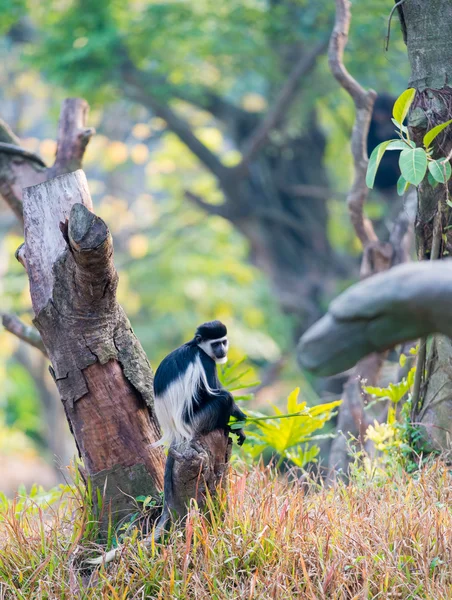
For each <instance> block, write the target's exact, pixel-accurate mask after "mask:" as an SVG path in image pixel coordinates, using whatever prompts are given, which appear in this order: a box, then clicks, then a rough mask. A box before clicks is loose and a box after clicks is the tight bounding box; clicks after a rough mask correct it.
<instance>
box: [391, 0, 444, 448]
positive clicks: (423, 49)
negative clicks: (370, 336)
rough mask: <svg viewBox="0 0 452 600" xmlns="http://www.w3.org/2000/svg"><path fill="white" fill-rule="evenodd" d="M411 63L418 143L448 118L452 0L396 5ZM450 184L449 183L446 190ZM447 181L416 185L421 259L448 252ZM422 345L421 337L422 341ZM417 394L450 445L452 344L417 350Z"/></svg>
mask: <svg viewBox="0 0 452 600" xmlns="http://www.w3.org/2000/svg"><path fill="white" fill-rule="evenodd" d="M399 14H400V16H401V23H402V29H403V32H404V37H405V41H406V43H407V48H408V57H409V60H410V65H411V81H410V84H409V85H410V86H411V87H415V88H416V97H415V100H414V102H413V104H412V107H411V111H410V115H409V120H408V125H409V129H410V133H411V135H412V137H413V139H414V140H415V141H416V144H417V145H418V146H421V145H422V139H423V136H424V134H425V132H426V131H428V130H429V129H431V128H432V127H434V126H435V125H438V124H439V123H444V122H445V121H447V120H449V119H451V118H452V88H451V87H450V85H449V83H450V82H451V81H452V47H451V44H450V40H449V38H450V32H451V30H452V4H451V3H450V1H449V0H429V1H428V2H426V1H425V0H410V1H409V2H405V3H404V4H402V5H401V6H400V7H399ZM433 146H434V149H435V150H434V152H435V153H434V158H439V157H444V156H448V155H449V153H450V152H451V150H452V131H451V128H446V129H445V131H444V132H443V133H442V134H440V136H438V138H436V140H435V142H434V143H433ZM451 191H452V186H451V185H450V183H449V192H448V193H449V194H450V192H451ZM446 200H447V190H446V186H444V185H442V184H440V185H438V186H437V187H436V188H435V189H433V188H432V187H431V186H430V185H429V183H428V181H427V178H425V179H424V181H423V182H422V183H421V184H420V186H419V194H418V212H417V217H416V241H417V247H418V255H419V258H420V260H425V259H436V258H442V257H443V256H447V255H450V251H451V249H452V234H451V229H450V224H451V215H450V209H449V207H448V205H447V203H446ZM422 343H423V344H425V343H426V342H425V340H423V341H422ZM419 363H420V364H419V368H420V369H422V372H421V373H420V374H421V376H422V381H421V388H420V397H419V398H415V401H416V404H417V405H416V406H414V407H413V409H414V410H413V417H414V420H415V422H417V423H421V424H422V425H423V426H424V427H423V430H424V433H425V437H426V440H427V441H428V443H429V445H431V446H432V447H434V448H436V449H438V450H445V449H450V447H451V439H452V372H451V368H450V365H451V364H452V343H451V342H450V340H448V339H447V338H444V337H440V336H438V337H436V338H435V339H434V340H433V343H432V345H431V348H430V351H429V354H428V356H427V359H426V362H425V365H424V363H423V360H422V353H420V359H419Z"/></svg>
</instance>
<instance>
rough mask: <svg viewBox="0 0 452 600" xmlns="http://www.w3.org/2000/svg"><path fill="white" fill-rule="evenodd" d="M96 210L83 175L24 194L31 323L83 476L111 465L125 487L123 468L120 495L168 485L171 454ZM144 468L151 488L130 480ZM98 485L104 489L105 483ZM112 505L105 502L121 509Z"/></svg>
mask: <svg viewBox="0 0 452 600" xmlns="http://www.w3.org/2000/svg"><path fill="white" fill-rule="evenodd" d="M91 208H92V203H91V197H90V194H89V190H88V184H87V182H86V178H85V175H84V173H83V171H81V170H79V171H76V172H75V173H68V174H66V175H62V176H59V177H56V178H54V179H50V180H48V181H46V182H44V183H42V184H39V185H37V186H33V187H31V188H27V189H25V190H24V196H23V214H24V223H25V249H24V254H25V262H26V264H27V272H28V276H29V280H30V293H31V297H32V303H33V309H34V311H35V319H34V324H35V325H36V327H37V329H38V331H39V332H40V334H41V338H42V341H43V343H44V345H45V347H46V350H47V353H48V355H49V357H50V360H51V363H52V374H53V376H54V379H55V381H56V384H57V386H58V389H59V392H60V395H61V399H62V401H63V404H64V407H65V410H66V414H67V417H68V420H69V423H70V427H71V431H72V432H73V434H74V437H75V440H76V443H77V446H78V449H79V452H80V455H81V457H82V459H83V462H84V467H85V469H86V473H87V474H88V475H96V474H99V472H105V471H109V470H112V469H114V470H115V481H119V480H120V479H121V477H119V475H118V470H117V468H116V467H117V466H118V465H119V466H120V467H123V477H122V481H121V485H120V486H119V487H120V488H121V490H122V491H123V492H125V493H128V494H130V495H131V496H137V495H142V494H155V493H157V492H158V491H160V490H161V489H162V488H163V465H164V457H163V452H162V451H161V449H155V448H151V447H150V446H151V444H153V443H154V442H155V441H157V440H158V439H159V437H160V432H159V428H158V425H157V423H156V421H155V419H154V417H153V412H152V411H153V390H152V381H153V376H152V370H151V367H150V365H149V362H148V360H147V358H146V356H145V354H144V352H143V350H142V348H141V346H140V344H139V342H138V340H137V339H136V337H135V335H134V334H133V331H132V328H131V326H130V323H129V321H128V319H127V317H126V315H125V313H124V311H123V310H122V308H121V307H120V305H119V304H118V303H117V301H116V295H115V294H116V287H117V281H118V276H117V273H116V270H115V267H114V264H113V244H112V238H111V235H110V232H109V230H108V228H107V226H106V224H105V223H104V222H103V221H102V220H101V219H99V218H98V217H96V216H95V215H94V214H93V213H92V212H91ZM150 415H151V417H150ZM139 465H143V466H144V468H145V471H146V472H147V473H148V474H149V478H148V481H147V484H146V485H147V489H143V488H142V487H141V485H142V478H141V477H135V478H134V477H130V468H132V467H133V468H138V466H139ZM96 481H98V482H99V483H102V485H101V487H102V488H103V485H104V484H105V478H103V480H102V477H100V478H99V476H97V478H96ZM134 481H135V482H138V489H137V488H136V486H134V485H133V482H134ZM131 483H132V485H131ZM151 484H152V485H151ZM112 493H113V492H112ZM116 495H117V490H116ZM113 499H114V496H110V497H109V498H108V497H107V501H109V500H111V501H112V503H113V506H112V508H113V510H114V509H115V505H114V504H115V503H114V502H113ZM132 502H133V500H132V499H130V498H129V505H131V504H132ZM116 504H117V503H116ZM122 504H123V503H121V508H122Z"/></svg>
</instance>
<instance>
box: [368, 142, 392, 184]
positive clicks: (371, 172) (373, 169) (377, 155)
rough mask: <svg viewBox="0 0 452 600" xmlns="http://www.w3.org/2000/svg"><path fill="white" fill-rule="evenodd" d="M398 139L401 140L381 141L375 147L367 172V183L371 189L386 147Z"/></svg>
mask: <svg viewBox="0 0 452 600" xmlns="http://www.w3.org/2000/svg"><path fill="white" fill-rule="evenodd" d="M398 141H399V140H387V141H386V142H381V144H378V146H376V147H375V148H374V149H373V151H372V154H371V155H370V158H369V164H368V165H367V173H366V185H367V187H369V188H370V189H372V188H373V187H374V182H375V176H376V174H377V169H378V165H379V164H380V162H381V159H382V158H383V154H384V153H385V151H386V148H387V147H388V146H389V144H391V143H392V142H398Z"/></svg>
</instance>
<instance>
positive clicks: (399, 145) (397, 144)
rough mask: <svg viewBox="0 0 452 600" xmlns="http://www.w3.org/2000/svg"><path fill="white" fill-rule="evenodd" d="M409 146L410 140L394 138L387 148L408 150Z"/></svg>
mask: <svg viewBox="0 0 452 600" xmlns="http://www.w3.org/2000/svg"><path fill="white" fill-rule="evenodd" d="M406 148H408V142H405V141H403V140H394V141H392V142H391V143H390V144H389V146H388V147H387V148H386V150H406Z"/></svg>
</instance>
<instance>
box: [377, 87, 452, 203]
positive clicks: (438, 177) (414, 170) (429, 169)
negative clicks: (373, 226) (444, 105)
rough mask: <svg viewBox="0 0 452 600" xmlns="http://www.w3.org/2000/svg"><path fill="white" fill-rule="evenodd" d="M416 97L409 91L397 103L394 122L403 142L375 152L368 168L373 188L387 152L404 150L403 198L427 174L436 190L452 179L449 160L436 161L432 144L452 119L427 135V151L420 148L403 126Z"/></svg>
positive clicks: (401, 164)
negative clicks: (436, 187)
mask: <svg viewBox="0 0 452 600" xmlns="http://www.w3.org/2000/svg"><path fill="white" fill-rule="evenodd" d="M415 93H416V90H415V89H414V88H409V89H407V90H405V91H404V92H403V94H401V95H400V96H399V97H398V98H397V100H396V101H395V103H394V107H393V112H392V114H393V119H392V122H393V123H394V125H395V126H396V128H397V134H398V136H399V139H392V140H387V141H385V142H382V143H381V144H379V145H378V146H376V147H375V148H374V150H373V152H372V154H371V155H370V158H369V164H368V167H367V175H366V184H367V186H368V187H369V188H373V186H374V182H375V176H376V174H377V170H378V167H379V165H380V162H381V159H382V158H383V155H384V153H385V152H386V151H387V150H401V153H400V158H399V167H400V172H401V175H400V178H399V181H398V182H397V193H398V194H399V195H403V194H404V193H405V192H406V190H407V189H408V187H409V186H410V185H411V184H412V185H416V186H417V185H419V184H420V183H421V181H423V179H424V177H425V175H426V174H428V181H429V183H430V185H431V186H432V187H435V186H436V185H438V183H443V184H446V183H447V182H448V180H449V179H450V177H451V175H452V169H451V166H450V164H449V161H448V159H447V158H445V157H441V158H436V159H435V158H433V156H432V154H433V148H432V142H433V141H434V140H435V139H436V137H437V136H438V135H439V134H440V133H441V132H442V131H443V130H444V129H445V128H446V127H448V126H449V125H450V124H451V123H452V119H450V120H449V121H446V122H445V123H441V124H440V125H437V126H436V127H433V128H432V129H430V131H427V133H426V134H425V135H424V138H423V148H420V147H416V144H415V142H414V141H413V140H412V139H410V133H409V130H408V128H407V127H406V126H405V125H404V124H403V121H404V120H405V118H406V116H407V114H408V111H409V110H410V107H411V104H412V102H413V100H414V96H415ZM447 203H448V204H449V205H450V206H452V203H451V202H450V200H449V199H447Z"/></svg>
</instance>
